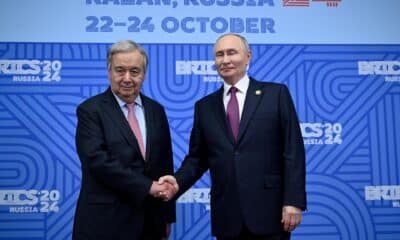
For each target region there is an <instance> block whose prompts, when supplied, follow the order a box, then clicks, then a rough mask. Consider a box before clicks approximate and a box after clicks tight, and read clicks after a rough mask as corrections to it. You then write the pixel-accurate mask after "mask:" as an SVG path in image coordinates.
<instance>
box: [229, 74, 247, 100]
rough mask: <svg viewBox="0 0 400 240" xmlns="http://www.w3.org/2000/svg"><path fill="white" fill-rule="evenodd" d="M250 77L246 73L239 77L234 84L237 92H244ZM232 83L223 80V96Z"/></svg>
mask: <svg viewBox="0 0 400 240" xmlns="http://www.w3.org/2000/svg"><path fill="white" fill-rule="evenodd" d="M249 84H250V79H249V76H248V75H247V74H246V75H244V76H243V78H241V79H240V80H239V81H238V82H237V83H236V84H235V85H234V86H235V87H236V88H237V89H238V92H241V93H246V92H247V89H248V88H249ZM231 87H232V85H230V84H228V83H226V82H224V96H226V95H228V91H229V89H230V88H231Z"/></svg>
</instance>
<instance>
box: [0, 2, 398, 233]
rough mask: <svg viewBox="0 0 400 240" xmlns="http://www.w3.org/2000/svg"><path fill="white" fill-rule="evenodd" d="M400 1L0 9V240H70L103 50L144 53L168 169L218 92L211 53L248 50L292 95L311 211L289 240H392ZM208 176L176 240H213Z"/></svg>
mask: <svg viewBox="0 0 400 240" xmlns="http://www.w3.org/2000/svg"><path fill="white" fill-rule="evenodd" d="M399 9H400V2H399V1H396V0H385V1H378V2H377V1H372V0H365V1H361V0H354V1H345V0H343V1H340V0H331V1H321V0H319V1H316V0H300V1H298V0H282V1H277V0H275V1H272V0H269V1H268V0H264V1H262V0H258V1H256V0H246V1H244V0H231V1H229V0H201V1H200V0H198V1H196V0H183V1H177V0H176V1H174V0H171V1H169V0H159V1H156V0H154V1H150V0H149V1H139V0H136V1H134V0H120V1H118V0H114V1H107V0H98V1H96V0H80V1H77V0H76V1H71V2H67V1H65V2H62V1H54V0H53V1H50V0H36V1H24V0H13V1H12V0H3V1H2V2H1V3H0V13H1V14H0V32H1V34H0V239H70V238H71V230H72V221H73V214H74V210H75V204H76V199H77V197H78V192H79V189H80V179H81V171H80V163H79V160H78V157H77V154H76V151H75V143H74V134H75V127H76V115H75V108H76V106H77V105H78V104H79V103H80V102H82V101H83V100H84V99H86V98H88V97H90V96H92V95H95V94H97V93H100V92H101V91H103V90H104V89H105V88H106V87H107V86H108V80H107V72H106V52H107V49H108V47H109V46H110V43H112V42H114V41H116V40H119V39H125V38H130V39H133V40H136V41H138V42H140V43H142V44H143V46H144V47H145V48H146V50H147V51H148V53H149V57H150V65H149V72H148V75H147V78H146V80H145V83H144V86H143V91H144V93H145V94H147V95H149V96H151V97H152V98H154V99H156V100H157V101H159V102H161V103H162V104H163V105H164V106H165V108H166V111H167V115H168V120H169V123H170V128H171V133H172V140H173V151H174V165H175V169H176V168H178V167H179V166H180V164H181V161H182V159H183V158H184V156H185V153H186V152H187V149H188V138H189V134H190V130H191V127H192V117H193V106H194V102H195V101H196V100H198V99H200V98H201V97H203V96H205V95H206V94H208V93H210V92H213V91H215V90H216V89H217V88H219V87H220V86H221V79H220V78H219V77H218V76H217V74H216V71H215V67H214V64H213V53H212V47H213V43H214V41H215V39H216V38H217V37H218V36H219V35H220V34H221V33H224V32H230V31H233V32H238V33H241V34H243V35H244V36H245V37H247V38H248V39H249V41H250V43H251V50H252V52H253V59H252V62H251V64H250V68H249V75H251V76H253V77H254V78H256V79H259V80H263V81H273V82H280V83H285V84H286V85H288V87H289V89H290V92H291V94H292V97H293V99H294V102H295V105H296V109H297V111H298V115H299V118H300V122H301V129H302V134H303V138H304V141H305V144H306V145H305V148H306V155H307V197H308V202H309V206H308V211H307V212H306V213H305V214H304V218H303V223H302V225H300V227H299V228H298V229H297V230H296V231H294V234H293V239H307V240H308V239H316V240H320V239H328V240H329V239H368V240H369V239H371V240H372V239H381V240H386V239H393V240H395V239H400V150H399V145H400V128H399V123H400V111H399V109H400V31H399V30H398V22H400V17H399V15H398V10H399ZM209 187H210V179H209V176H208V174H205V175H204V176H203V178H202V179H201V180H199V181H198V182H197V183H196V184H195V185H194V186H193V187H192V188H191V189H190V190H189V191H188V192H186V193H185V194H184V195H183V196H182V197H181V198H180V199H179V201H178V203H177V223H176V224H175V225H174V228H173V233H172V236H171V239H212V237H211V234H210V216H209V210H210V209H209Z"/></svg>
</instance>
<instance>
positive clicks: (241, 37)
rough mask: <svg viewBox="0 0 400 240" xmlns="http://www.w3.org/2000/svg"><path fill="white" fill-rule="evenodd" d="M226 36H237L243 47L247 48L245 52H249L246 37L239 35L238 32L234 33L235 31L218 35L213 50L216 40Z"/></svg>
mask: <svg viewBox="0 0 400 240" xmlns="http://www.w3.org/2000/svg"><path fill="white" fill-rule="evenodd" d="M226 36H235V37H238V38H239V39H240V42H242V44H243V47H244V49H245V50H247V52H251V50H250V45H249V42H247V39H246V38H245V37H243V36H242V35H239V34H236V33H225V34H223V35H221V36H219V37H218V38H217V40H216V41H215V44H214V52H215V46H216V45H217V43H218V41H219V40H220V39H221V38H223V37H226Z"/></svg>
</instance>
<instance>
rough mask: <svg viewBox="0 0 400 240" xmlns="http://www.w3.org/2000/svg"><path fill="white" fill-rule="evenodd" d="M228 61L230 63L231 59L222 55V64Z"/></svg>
mask: <svg viewBox="0 0 400 240" xmlns="http://www.w3.org/2000/svg"><path fill="white" fill-rule="evenodd" d="M230 61H231V58H230V57H229V56H228V55H224V57H223V58H222V62H223V63H228V62H230Z"/></svg>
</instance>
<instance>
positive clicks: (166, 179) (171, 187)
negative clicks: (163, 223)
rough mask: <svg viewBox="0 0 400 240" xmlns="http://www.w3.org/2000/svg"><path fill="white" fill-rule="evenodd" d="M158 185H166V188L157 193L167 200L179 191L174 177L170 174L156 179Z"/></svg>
mask: <svg viewBox="0 0 400 240" xmlns="http://www.w3.org/2000/svg"><path fill="white" fill-rule="evenodd" d="M158 184H159V185H165V184H166V185H167V186H168V188H167V189H166V190H164V191H161V192H160V193H159V197H161V198H163V199H164V200H166V201H168V200H170V199H172V198H173V197H174V196H175V194H176V193H177V192H178V191H179V185H178V183H177V181H176V178H175V177H174V176H172V175H165V176H163V177H160V178H159V179H158Z"/></svg>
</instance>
